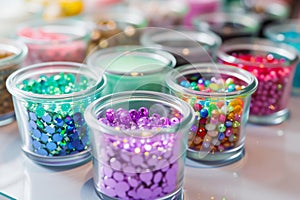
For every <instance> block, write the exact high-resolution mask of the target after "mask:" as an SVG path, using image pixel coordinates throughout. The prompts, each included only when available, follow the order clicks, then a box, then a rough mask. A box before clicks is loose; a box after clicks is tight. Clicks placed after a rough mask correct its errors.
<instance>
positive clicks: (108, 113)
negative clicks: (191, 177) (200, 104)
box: [84, 91, 195, 199]
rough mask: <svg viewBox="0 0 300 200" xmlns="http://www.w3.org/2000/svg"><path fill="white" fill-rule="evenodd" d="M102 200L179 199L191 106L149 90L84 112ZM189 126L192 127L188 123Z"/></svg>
mask: <svg viewBox="0 0 300 200" xmlns="http://www.w3.org/2000/svg"><path fill="white" fill-rule="evenodd" d="M84 117H85V120H86V121H87V123H88V126H89V128H90V130H91V133H92V134H91V137H92V140H91V145H92V150H93V168H94V185H95V188H96V191H97V194H98V195H99V196H100V197H101V198H102V199H181V198H182V195H183V192H182V186H183V176H184V173H183V172H184V159H185V154H186V149H187V138H188V133H189V129H190V128H191V127H192V126H193V122H194V119H195V117H194V112H193V110H192V108H191V107H190V106H189V105H188V104H187V103H186V102H184V101H182V100H181V99H179V98H176V97H173V96H171V95H168V94H163V93H157V92H152V91H126V92H120V93H114V94H111V95H108V96H105V97H103V98H100V99H98V100H96V101H94V102H93V103H92V104H91V105H89V106H88V107H87V109H86V111H85V114H84ZM194 126H195V125H194Z"/></svg>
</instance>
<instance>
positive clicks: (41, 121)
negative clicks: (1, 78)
mask: <svg viewBox="0 0 300 200" xmlns="http://www.w3.org/2000/svg"><path fill="white" fill-rule="evenodd" d="M105 83H106V79H105V76H103V77H101V76H100V75H99V74H97V73H96V72H94V71H93V70H92V69H90V68H88V67H86V66H85V65H83V64H80V63H74V62H48V63H39V64H35V65H30V66H27V67H24V68H21V69H18V70H17V71H15V72H14V73H12V74H11V75H10V76H9V77H8V79H7V89H8V91H9V92H10V93H11V94H12V96H13V101H14V106H15V113H16V118H17V122H18V126H19V130H20V136H21V138H22V149H23V151H24V152H25V154H26V155H27V156H28V157H29V158H30V159H32V160H33V161H35V162H36V163H38V164H42V165H47V166H71V165H79V164H82V163H84V162H86V161H88V160H89V159H90V158H91V154H90V140H89V129H88V126H87V123H86V121H85V120H84V117H83V112H84V110H85V108H86V107H87V106H88V105H89V104H90V103H91V102H92V101H93V100H95V99H97V98H99V97H100V96H101V92H102V89H103V87H104V85H105Z"/></svg>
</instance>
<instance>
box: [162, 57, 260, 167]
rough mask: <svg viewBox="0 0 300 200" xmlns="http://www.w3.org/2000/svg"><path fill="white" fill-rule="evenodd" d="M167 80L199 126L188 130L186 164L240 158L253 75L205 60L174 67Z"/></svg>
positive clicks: (217, 163)
mask: <svg viewBox="0 0 300 200" xmlns="http://www.w3.org/2000/svg"><path fill="white" fill-rule="evenodd" d="M166 83H167V85H168V87H169V88H170V89H171V91H172V93H173V94H174V95H176V96H178V97H180V98H181V99H183V100H185V101H186V102H188V103H189V104H190V105H191V106H192V107H193V108H194V110H195V112H196V119H197V125H198V126H195V127H192V128H191V129H190V134H189V140H188V146H189V148H188V151H187V157H188V158H190V159H189V160H188V161H189V162H188V164H191V165H195V166H202V165H204V166H221V165H225V164H229V163H232V162H235V161H237V160H239V159H241V158H242V157H243V155H244V143H245V137H246V130H245V125H246V122H247V119H248V116H249V107H250V99H251V94H252V93H253V92H254V91H255V90H256V88H257V79H256V78H255V76H253V75H252V74H250V73H249V72H247V71H245V70H242V69H239V68H235V67H231V66H227V65H217V64H209V63H206V64H194V65H185V66H182V67H180V68H177V70H173V71H172V72H169V73H168V74H167V77H166ZM194 161H196V162H194Z"/></svg>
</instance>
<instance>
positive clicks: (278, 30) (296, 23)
mask: <svg viewBox="0 0 300 200" xmlns="http://www.w3.org/2000/svg"><path fill="white" fill-rule="evenodd" d="M289 31H295V32H297V33H298V34H299V35H300V20H299V19H298V20H297V19H292V20H286V21H284V22H282V23H280V24H277V23H272V24H269V25H268V26H267V27H266V28H265V29H264V35H265V36H266V37H268V38H270V39H272V40H274V41H278V42H296V43H300V37H297V38H288V37H285V36H284V35H283V33H285V32H289Z"/></svg>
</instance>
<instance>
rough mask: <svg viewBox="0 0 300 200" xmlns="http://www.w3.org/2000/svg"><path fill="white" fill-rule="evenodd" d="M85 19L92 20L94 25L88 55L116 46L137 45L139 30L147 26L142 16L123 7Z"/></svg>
mask: <svg viewBox="0 0 300 200" xmlns="http://www.w3.org/2000/svg"><path fill="white" fill-rule="evenodd" d="M87 18H92V19H90V20H91V21H93V24H94V28H93V31H92V34H91V39H90V41H89V45H88V53H92V52H94V51H97V50H99V49H102V48H107V47H112V46H117V45H138V44H139V37H140V32H141V31H140V29H139V28H144V27H146V26H147V20H146V19H145V17H144V16H143V15H142V14H140V13H139V12H134V11H129V10H128V8H127V9H126V8H124V7H114V9H112V8H111V9H108V10H103V11H102V12H101V13H99V12H97V14H94V15H93V16H92V17H87Z"/></svg>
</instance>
